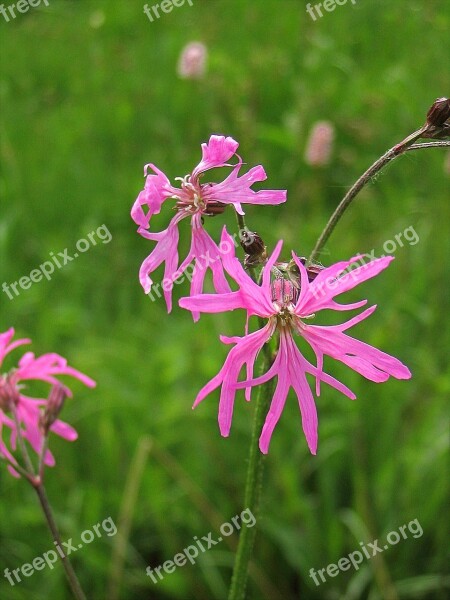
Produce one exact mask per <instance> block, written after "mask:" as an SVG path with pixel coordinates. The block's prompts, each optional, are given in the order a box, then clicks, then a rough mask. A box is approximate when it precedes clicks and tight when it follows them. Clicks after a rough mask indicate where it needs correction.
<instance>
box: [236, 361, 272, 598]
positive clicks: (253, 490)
mask: <svg viewBox="0 0 450 600" xmlns="http://www.w3.org/2000/svg"><path fill="white" fill-rule="evenodd" d="M264 363H265V364H264V366H263V368H264V371H265V370H266V369H267V368H268V367H269V364H268V363H267V360H264ZM272 381H273V380H272ZM272 381H270V382H268V383H266V384H265V385H263V386H260V387H259V388H258V396H257V399H256V408H255V415H254V418H253V430H252V439H251V442H250V453H249V458H248V467H247V478H246V484H245V495H244V506H245V508H246V509H249V510H250V512H251V514H252V515H253V516H254V518H255V520H256V523H257V522H258V513H259V505H260V499H261V490H262V479H263V473H264V464H265V458H266V456H265V454H262V452H261V451H260V450H259V435H260V432H261V429H262V427H263V424H264V419H265V415H266V413H267V409H268V406H269V402H270V398H271V396H272V395H273V383H272ZM255 536H256V525H254V526H253V527H248V526H244V527H243V528H242V529H241V534H240V536H239V544H238V549H237V552H236V558H235V563H234V569H233V576H232V579H231V587H230V592H229V596H228V600H243V599H244V598H245V590H246V586H247V578H248V569H249V564H250V559H251V555H252V551H253V545H254V542H255Z"/></svg>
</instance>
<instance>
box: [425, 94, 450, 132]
mask: <svg viewBox="0 0 450 600" xmlns="http://www.w3.org/2000/svg"><path fill="white" fill-rule="evenodd" d="M448 119H450V99H449V98H437V99H436V100H435V101H434V103H433V104H432V106H431V108H430V110H429V111H428V112H427V123H428V124H429V125H433V126H434V127H443V126H444V124H445V122H446V121H447V120H448Z"/></svg>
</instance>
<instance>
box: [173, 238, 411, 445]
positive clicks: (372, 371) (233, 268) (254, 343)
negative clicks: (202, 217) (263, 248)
mask: <svg viewBox="0 0 450 600" xmlns="http://www.w3.org/2000/svg"><path fill="white" fill-rule="evenodd" d="M229 239H230V236H229V235H228V233H227V232H226V230H225V228H224V230H223V234H222V241H227V240H229ZM281 247H282V242H281V241H280V242H278V244H277V246H276V248H275V250H274V252H273V254H272V256H271V257H270V258H269V260H268V262H267V264H266V266H265V267H264V270H263V276H262V282H261V285H257V284H256V283H255V282H254V281H253V280H252V279H251V278H250V277H249V275H247V273H246V272H245V271H244V269H243V268H242V266H241V264H240V262H239V261H238V260H237V258H236V257H235V256H234V253H228V254H227V255H225V256H224V258H223V262H224V267H225V270H226V271H227V272H228V274H229V275H230V276H231V277H232V278H233V279H234V280H235V281H236V282H237V283H238V284H239V290H237V291H234V292H228V293H226V294H203V295H198V296H194V297H190V298H181V300H180V306H182V307H183V308H187V309H188V310H191V311H200V312H205V313H219V312H225V311H228V310H234V309H236V308H242V309H244V310H246V311H247V313H248V316H252V315H257V316H259V317H262V318H264V319H267V324H266V325H265V326H264V327H263V328H262V329H260V330H258V331H255V332H254V333H250V334H247V335H245V336H243V337H232V338H226V337H221V340H222V342H224V343H225V344H234V347H233V348H232V349H231V351H230V353H229V354H228V357H227V359H226V360H225V363H224V365H223V367H222V369H221V370H220V371H219V373H218V374H217V375H216V376H215V377H213V379H212V380H211V381H210V382H209V383H208V384H206V385H205V386H204V387H203V389H202V390H200V392H199V394H198V396H197V398H196V400H195V403H194V407H195V406H197V404H198V403H199V402H201V401H202V400H203V399H204V398H205V397H206V396H207V395H208V394H210V393H211V392H212V391H213V390H215V389H216V388H218V387H219V386H222V388H221V392H220V402H219V427H220V431H221V434H222V435H223V436H228V435H229V432H230V428H231V420H232V415H233V407H234V400H235V395H236V390H237V389H243V388H245V389H246V399H247V400H249V399H250V392H251V388H252V387H254V386H256V385H259V384H262V383H265V382H266V381H268V380H270V379H272V378H273V377H275V376H276V377H277V378H278V381H277V386H276V389H275V393H274V396H273V399H272V403H271V406H270V409H269V413H268V414H267V417H266V421H265V424H264V427H263V431H262V433H261V437H260V440H259V447H260V450H261V452H263V453H267V452H268V449H269V443H270V439H271V437H272V433H273V430H274V428H275V425H276V424H277V422H278V420H279V418H280V416H281V413H282V411H283V408H284V404H285V401H286V398H287V394H288V391H289V389H290V388H291V387H292V388H293V389H294V391H295V393H296V394H297V398H298V402H299V407H300V413H301V416H302V425H303V431H304V433H305V437H306V440H307V443H308V446H309V449H310V451H311V452H312V453H313V454H315V453H316V450H317V413H316V407H315V403H314V398H313V395H312V392H311V390H310V388H309V385H308V382H307V379H306V374H307V373H308V374H310V375H312V376H313V377H314V378H315V380H316V395H317V396H319V395H320V382H321V381H323V382H325V383H327V384H328V385H331V386H332V387H334V388H336V389H337V390H339V391H340V392H342V393H343V394H345V395H346V396H348V397H349V398H351V399H355V395H354V393H353V392H352V391H351V390H350V389H349V388H347V387H346V386H345V385H344V384H343V383H341V382H340V381H338V380H337V379H335V378H334V377H331V375H328V374H327V373H325V372H324V370H323V357H324V355H328V356H331V357H332V358H334V359H336V360H338V361H340V362H342V363H344V364H346V365H347V366H349V367H350V368H351V369H353V370H354V371H357V372H358V373H360V374H361V375H363V376H364V377H365V378H366V379H369V380H371V381H375V382H377V383H378V382H383V381H386V380H387V379H388V378H389V377H390V376H392V377H395V378H397V379H409V378H410V377H411V373H410V371H409V370H408V369H407V367H405V365H403V364H402V363H401V362H400V361H399V360H397V359H396V358H394V357H392V356H389V355H388V354H385V353H384V352H381V351H380V350H377V349H376V348H373V347H372V346H369V345H368V344H365V343H364V342H360V341H359V340H356V339H354V338H352V337H350V336H349V335H347V334H346V333H344V332H345V331H346V330H347V329H350V327H352V326H353V325H356V324H357V323H359V322H360V321H363V320H364V319H366V318H367V317H368V316H370V315H371V314H372V313H373V311H374V310H375V308H376V307H375V306H372V307H370V308H368V309H366V310H364V311H363V312H361V313H360V314H359V315H357V316H356V317H353V318H352V319H350V320H349V321H346V322H344V323H342V324H340V325H333V326H319V325H311V324H309V323H310V322H311V321H312V319H313V318H315V316H316V314H317V313H318V312H319V311H321V310H324V309H331V310H335V311H344V310H352V309H355V308H360V307H362V306H363V305H365V304H366V302H367V300H362V301H361V302H357V303H353V304H338V303H337V302H336V301H335V300H334V297H335V296H338V295H339V294H342V293H343V292H346V291H348V290H351V289H353V288H354V287H356V286H357V285H358V284H360V283H362V282H363V281H366V280H367V279H370V278H372V277H375V276H376V275H378V274H379V273H380V272H381V271H383V270H384V269H385V268H386V267H387V266H388V265H389V263H390V262H391V260H393V257H392V256H389V257H385V258H378V259H375V260H372V261H371V262H368V263H366V264H362V265H360V266H358V267H357V268H355V269H353V270H352V271H351V272H349V273H347V272H346V270H347V269H349V268H351V267H352V266H354V265H355V263H356V264H357V262H358V260H359V259H360V258H361V257H358V256H356V257H354V258H352V259H350V260H349V261H344V262H339V263H336V264H335V265H332V266H330V267H327V268H324V269H323V270H321V271H320V272H319V274H318V275H317V276H316V277H315V278H314V280H313V281H309V278H308V273H307V271H306V269H305V267H304V265H303V264H302V262H301V261H300V260H299V258H298V257H297V256H296V255H295V254H294V253H292V257H293V261H294V263H295V265H296V267H297V269H298V272H299V278H298V281H295V279H294V280H293V279H292V278H289V277H287V276H286V273H287V271H286V265H283V264H281V263H280V264H278V263H276V261H277V258H278V256H279V254H280V251H281ZM276 265H278V266H276ZM274 273H275V276H276V278H275V279H274V280H273V278H272V275H273V274H274ZM276 332H278V334H279V337H280V346H279V350H278V353H277V355H276V358H275V361H274V362H273V364H272V366H271V367H270V369H269V370H268V371H267V373H265V374H264V375H262V376H261V377H257V378H254V377H253V367H254V363H255V360H256V357H257V355H258V353H259V351H260V350H261V348H262V347H263V346H264V344H265V343H266V342H268V340H269V339H270V338H271V337H272V336H273V335H274V334H275V333H276ZM297 335H300V336H301V337H303V338H304V339H305V340H306V341H307V342H308V343H309V344H310V346H311V347H312V349H313V350H314V353H315V355H316V358H317V366H314V365H312V364H311V363H309V362H308V361H307V360H306V359H305V358H304V357H303V356H302V354H301V353H300V351H299V349H298V348H297V346H296V344H295V342H294V336H297ZM243 366H246V369H247V379H246V380H245V381H238V378H239V373H240V372H241V369H242V367H243Z"/></svg>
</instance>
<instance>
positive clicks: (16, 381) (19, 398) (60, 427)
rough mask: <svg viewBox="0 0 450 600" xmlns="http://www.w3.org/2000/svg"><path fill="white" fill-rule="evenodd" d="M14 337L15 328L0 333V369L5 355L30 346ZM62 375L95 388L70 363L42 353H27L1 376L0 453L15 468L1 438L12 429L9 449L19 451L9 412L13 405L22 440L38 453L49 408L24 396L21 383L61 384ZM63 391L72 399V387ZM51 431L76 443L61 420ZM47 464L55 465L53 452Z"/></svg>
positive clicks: (92, 383)
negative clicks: (41, 422) (5, 429)
mask: <svg viewBox="0 0 450 600" xmlns="http://www.w3.org/2000/svg"><path fill="white" fill-rule="evenodd" d="M13 336H14V329H13V328H11V329H9V330H8V331H5V332H4V333H1V334H0V367H1V366H2V363H3V359H4V358H5V356H6V355H7V354H9V353H10V352H11V351H12V350H14V349H15V348H17V347H18V346H22V345H23V344H29V343H30V340H28V339H20V340H16V341H15V342H11V340H12V338H13ZM59 375H69V376H70V377H74V378H76V379H78V380H79V381H81V382H82V383H84V384H85V385H87V386H88V387H94V386H95V381H93V380H92V379H91V378H90V377H87V376H86V375H83V373H80V372H79V371H77V370H76V369H73V368H72V367H69V366H68V364H67V361H66V360H65V359H64V358H63V357H62V356H59V355H58V354H53V353H52V354H43V355H42V356H40V357H38V358H36V357H35V356H34V354H33V353H32V352H27V353H25V354H24V355H23V356H22V358H21V359H20V361H19V365H18V367H17V368H15V369H13V370H12V371H10V373H8V374H6V375H1V374H0V454H1V455H3V456H4V457H5V458H6V459H7V461H8V462H9V463H11V464H12V465H14V464H17V462H16V460H15V458H14V457H13V455H12V454H11V452H10V451H9V450H8V448H7V446H6V444H5V443H4V441H3V439H2V428H3V427H4V426H6V427H8V428H9V429H10V430H11V438H10V442H11V444H10V447H11V448H12V450H15V449H16V444H17V428H16V423H15V421H14V420H13V418H12V416H8V413H11V403H14V405H15V409H16V413H17V418H18V421H19V423H20V424H21V427H22V429H21V432H22V436H23V438H24V439H26V440H28V442H29V443H30V445H31V447H32V448H33V450H34V451H35V452H36V453H38V454H39V452H40V450H41V443H42V433H41V430H40V427H39V420H40V416H41V414H42V410H43V409H45V407H46V406H47V400H46V399H41V398H30V397H28V396H25V395H24V394H23V393H22V390H23V389H24V388H25V386H24V385H23V384H22V382H24V381H28V380H33V379H38V380H40V381H43V382H45V383H48V384H50V385H58V384H60V382H59V380H58V379H57V377H58V376H59ZM64 391H65V393H66V395H67V396H70V397H71V396H72V392H71V391H70V389H69V388H67V387H65V386H64ZM50 431H53V432H54V433H56V435H59V436H60V437H62V438H64V439H66V440H69V441H74V440H76V439H77V437H78V435H77V432H76V431H75V429H73V427H71V426H70V425H68V424H67V423H64V422H63V421H60V420H56V421H54V422H53V424H52V425H51V427H50ZM45 464H46V465H48V466H53V465H54V464H55V459H54V457H53V455H52V453H51V452H50V451H47V453H46V455H45ZM8 468H9V470H10V472H11V473H12V474H13V475H15V476H16V477H18V473H17V471H16V470H15V469H14V468H13V467H11V466H10V467H8Z"/></svg>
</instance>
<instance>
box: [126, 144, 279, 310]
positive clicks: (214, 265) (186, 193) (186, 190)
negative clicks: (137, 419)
mask: <svg viewBox="0 0 450 600" xmlns="http://www.w3.org/2000/svg"><path fill="white" fill-rule="evenodd" d="M238 146H239V144H238V142H236V141H235V140H234V139H233V138H231V137H224V136H223V135H212V136H211V137H210V139H209V142H208V143H204V144H202V160H201V161H200V163H199V164H198V165H197V166H196V167H195V168H194V169H193V171H192V173H190V174H188V175H186V176H185V177H176V178H175V179H176V180H179V181H180V182H181V185H180V187H174V186H172V185H171V183H170V181H169V179H168V178H167V177H166V175H164V173H163V172H162V171H160V170H159V169H158V168H157V167H156V166H155V165H153V164H148V165H146V166H145V167H144V175H146V176H147V178H146V183H145V188H144V189H143V190H142V191H141V192H140V194H139V196H138V197H137V200H136V201H135V203H134V205H133V208H132V209H131V216H132V218H133V220H134V221H135V223H137V225H139V228H138V233H139V234H140V235H142V236H143V237H145V238H147V239H149V240H152V241H155V242H157V244H156V246H155V248H154V249H153V251H152V253H151V254H150V255H149V256H148V257H147V258H146V259H145V260H144V262H143V263H142V266H141V269H140V273H139V279H140V282H141V285H142V287H143V288H144V291H145V293H146V294H148V293H149V292H150V291H151V286H152V284H153V281H152V279H151V278H150V273H152V272H153V271H154V270H155V269H156V268H157V267H159V265H160V264H161V263H163V262H165V272H164V282H168V283H169V284H170V283H171V285H164V284H163V291H164V297H165V300H166V304H167V310H168V311H169V312H170V311H171V309H172V287H173V282H174V281H175V280H176V279H177V278H178V277H179V276H180V275H181V274H182V273H183V272H184V271H185V270H186V268H187V266H188V265H189V264H190V263H191V262H192V261H194V260H195V264H196V265H197V263H198V260H199V259H200V258H202V259H205V258H206V259H207V260H205V263H206V267H204V268H198V269H197V268H196V269H195V270H194V273H193V278H192V282H191V293H192V294H198V293H201V291H202V289H203V281H204V278H205V272H206V271H205V268H210V269H211V270H212V274H213V283H214V287H215V290H216V291H217V292H219V293H223V292H228V291H229V290H230V287H229V285H228V282H227V280H226V278H225V275H224V273H223V267H222V262H221V261H220V260H217V259H218V258H219V257H220V256H221V255H222V252H221V250H220V249H219V248H218V246H217V244H216V243H215V242H214V240H213V239H212V238H211V237H210V235H209V234H208V233H207V232H206V231H205V229H204V228H203V217H205V216H213V215H217V214H220V213H223V211H224V210H225V208H226V206H227V204H232V205H233V206H234V208H235V209H236V211H237V212H238V213H239V214H244V213H243V210H242V206H241V203H248V204H280V203H282V202H285V201H286V191H285V190H260V191H258V192H255V191H253V190H252V189H251V186H252V185H253V184H254V183H257V182H259V181H264V180H265V179H266V178H267V175H266V173H265V171H264V169H263V167H262V166H261V165H259V166H257V167H253V168H251V169H250V170H249V171H248V172H247V173H244V174H243V175H241V176H238V174H239V170H240V168H241V166H242V164H243V162H242V159H241V158H240V157H239V156H238V155H237V154H236V150H237V148H238ZM233 156H236V157H237V160H238V162H237V164H235V165H231V164H229V162H228V161H229V160H230V159H231V158H233ZM217 167H230V168H231V173H230V174H229V175H228V177H227V178H226V179H224V180H223V181H221V182H220V183H201V182H200V179H201V177H202V175H203V174H204V173H205V172H206V171H209V170H210V169H214V168H217ZM149 169H151V170H152V171H154V173H156V175H153V174H150V175H149V174H147V172H148V170H149ZM167 199H173V200H175V201H176V202H175V206H174V208H175V210H176V211H177V212H176V214H175V216H174V217H173V218H172V220H171V221H170V224H169V226H168V227H167V229H165V230H164V231H161V232H157V233H152V232H150V231H147V230H148V229H149V227H150V219H151V217H152V216H153V215H156V214H158V213H159V212H160V210H161V206H162V204H163V202H164V201H165V200H167ZM144 208H145V210H146V212H144ZM188 217H190V218H191V229H192V242H191V248H190V250H189V253H188V255H187V257H186V258H185V259H184V261H183V262H182V264H181V265H180V266H178V239H179V233H178V223H179V222H180V221H181V220H183V219H186V218H188ZM200 266H201V265H200ZM193 315H194V318H195V319H197V318H198V315H197V314H196V313H195V312H194V313H193Z"/></svg>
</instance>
